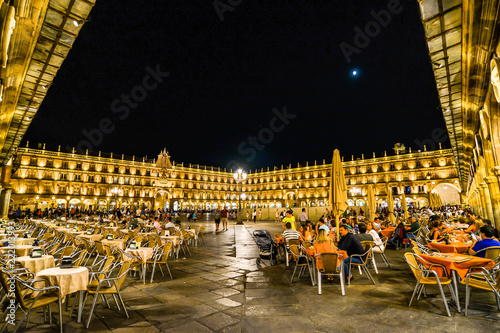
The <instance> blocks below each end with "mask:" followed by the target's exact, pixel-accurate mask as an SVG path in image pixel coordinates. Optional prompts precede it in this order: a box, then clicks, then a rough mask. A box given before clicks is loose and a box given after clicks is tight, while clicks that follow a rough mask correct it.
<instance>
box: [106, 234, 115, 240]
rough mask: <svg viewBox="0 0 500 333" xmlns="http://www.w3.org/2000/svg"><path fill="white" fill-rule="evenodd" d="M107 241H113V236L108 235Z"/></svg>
mask: <svg viewBox="0 0 500 333" xmlns="http://www.w3.org/2000/svg"><path fill="white" fill-rule="evenodd" d="M106 239H107V240H113V239H114V237H113V234H108V235H107V236H106Z"/></svg>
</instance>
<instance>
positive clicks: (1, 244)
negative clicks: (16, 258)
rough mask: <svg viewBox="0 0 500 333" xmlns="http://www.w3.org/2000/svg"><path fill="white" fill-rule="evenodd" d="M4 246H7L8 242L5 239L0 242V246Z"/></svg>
mask: <svg viewBox="0 0 500 333" xmlns="http://www.w3.org/2000/svg"><path fill="white" fill-rule="evenodd" d="M5 246H9V242H7V241H5V242H0V247H5Z"/></svg>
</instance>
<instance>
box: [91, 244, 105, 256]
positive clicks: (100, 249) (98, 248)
mask: <svg viewBox="0 0 500 333" xmlns="http://www.w3.org/2000/svg"><path fill="white" fill-rule="evenodd" d="M94 244H95V248H96V251H97V253H98V254H100V255H101V256H103V255H105V254H106V252H105V251H104V246H103V245H102V242H101V241H95V242H94Z"/></svg>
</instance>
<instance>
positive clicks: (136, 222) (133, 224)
mask: <svg viewBox="0 0 500 333" xmlns="http://www.w3.org/2000/svg"><path fill="white" fill-rule="evenodd" d="M127 227H128V228H131V229H137V228H138V227H139V220H138V219H137V218H135V217H134V218H133V219H131V220H130V222H129V223H128V225H127Z"/></svg>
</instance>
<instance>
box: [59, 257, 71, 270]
mask: <svg viewBox="0 0 500 333" xmlns="http://www.w3.org/2000/svg"><path fill="white" fill-rule="evenodd" d="M72 267H73V258H71V257H63V258H62V259H61V268H72Z"/></svg>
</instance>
